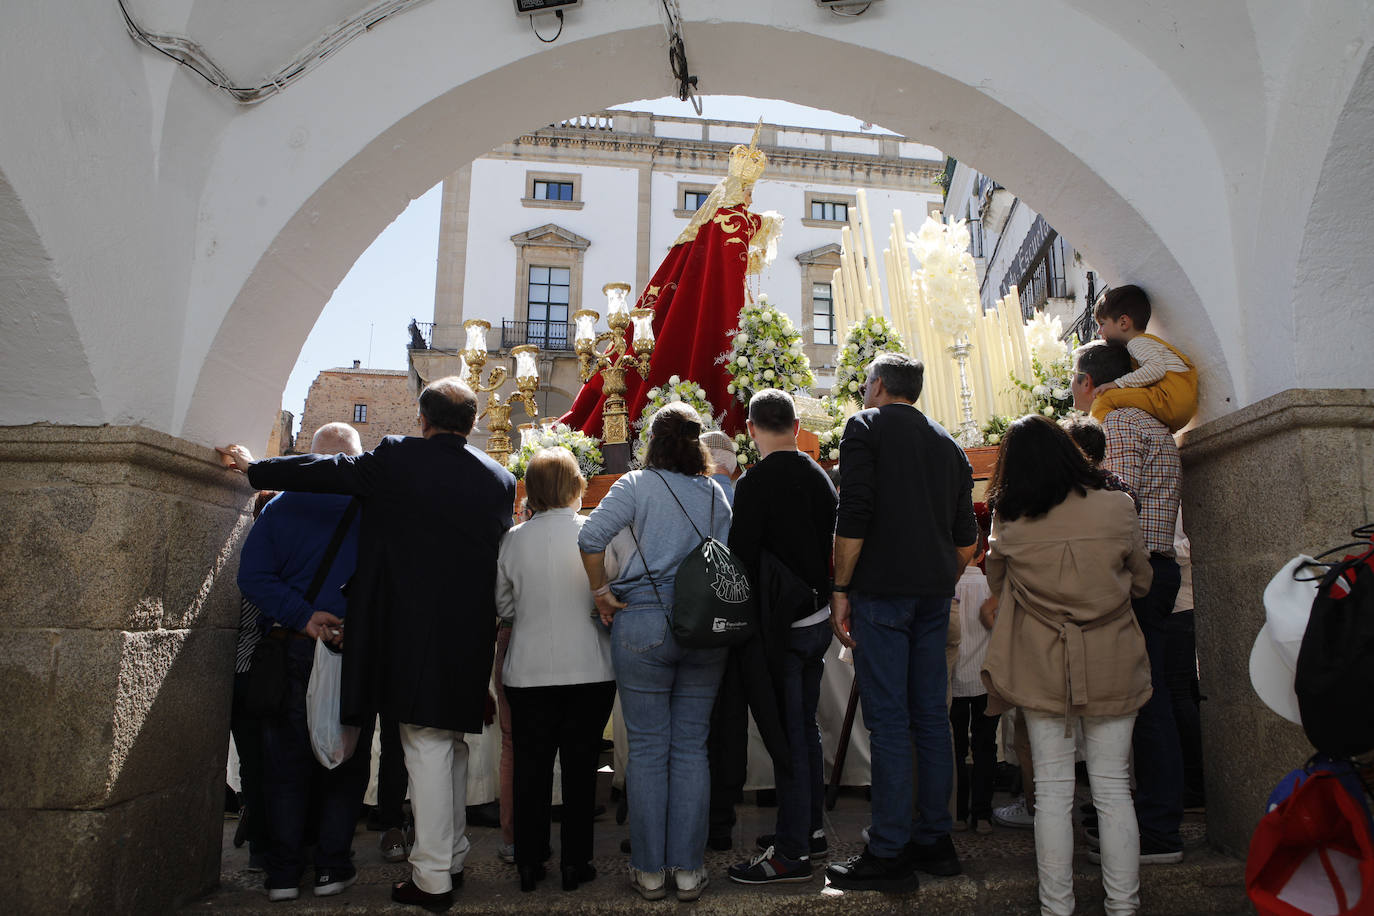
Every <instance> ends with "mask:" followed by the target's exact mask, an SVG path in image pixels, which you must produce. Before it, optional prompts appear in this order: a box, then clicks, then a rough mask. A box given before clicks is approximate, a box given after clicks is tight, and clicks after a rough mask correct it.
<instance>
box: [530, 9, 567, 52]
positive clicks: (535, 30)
mask: <svg viewBox="0 0 1374 916" xmlns="http://www.w3.org/2000/svg"><path fill="white" fill-rule="evenodd" d="M553 14H554V15H555V16H557V17H558V32H557V33H556V34H555V35H554V36H553V37H552V38H545V37H544V36H543V35H540V34H539V28H538V26H536V25H535V24H534V14H533V13H530V31H531V32H533V33H534V37H535V38H538V39H539V40H540V41H542V42H543V43H544V44H546V45H551V44H553V43H554V42H555V41H557V40H558V36H559V35H562V34H563V11H562V10H554V11H553Z"/></svg>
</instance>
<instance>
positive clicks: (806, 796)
mask: <svg viewBox="0 0 1374 916" xmlns="http://www.w3.org/2000/svg"><path fill="white" fill-rule="evenodd" d="M789 635H790V642H789V646H788V651H787V658H786V661H785V662H784V667H783V684H782V687H783V690H782V696H781V697H780V699H781V700H782V726H783V730H784V731H785V732H786V734H787V751H788V756H789V757H790V758H791V760H790V768H789V772H787V773H784V772H782V771H781V770H778V773H777V788H778V826H777V839H776V840H775V842H776V843H777V851H778V852H779V853H781V854H782V855H784V856H786V857H787V858H789V859H801V858H808V857H809V856H810V855H811V834H812V833H813V832H815V831H817V830H819V829H821V803H822V802H823V801H824V800H825V769H824V768H825V763H824V759H823V757H822V755H821V731H820V728H819V727H818V726H817V725H816V707H817V705H819V704H820V699H821V675H822V674H824V673H825V650H826V649H828V648H830V641H831V640H832V639H834V638H835V634H834V631H832V630H831V629H830V621H829V620H828V619H826V620H822V621H821V622H820V623H816V624H812V625H811V626H809V627H799V628H797V629H794V630H792V631H791V633H790V634H789Z"/></svg>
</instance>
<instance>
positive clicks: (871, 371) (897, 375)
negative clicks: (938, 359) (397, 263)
mask: <svg viewBox="0 0 1374 916" xmlns="http://www.w3.org/2000/svg"><path fill="white" fill-rule="evenodd" d="M925 374H926V367H925V363H923V362H921V361H920V360H919V359H912V358H911V357H910V356H907V355H905V354H902V353H880V354H878V357H877V358H876V359H875V360H873V362H871V363H869V364H868V374H867V376H866V378H867V380H868V381H872V380H873V379H875V378H878V379H882V382H883V388H885V389H887V393H888V394H890V395H892V396H893V397H894V398H901V399H902V400H905V401H911V402H912V403H913V404H914V403H915V402H916V400H917V399H918V398H920V396H921V389H922V388H923V387H924V386H925Z"/></svg>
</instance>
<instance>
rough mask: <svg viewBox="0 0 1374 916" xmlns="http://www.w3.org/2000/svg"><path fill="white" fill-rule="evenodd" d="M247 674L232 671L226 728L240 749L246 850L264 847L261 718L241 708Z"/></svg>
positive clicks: (254, 851) (257, 851) (259, 850)
mask: <svg viewBox="0 0 1374 916" xmlns="http://www.w3.org/2000/svg"><path fill="white" fill-rule="evenodd" d="M247 683H248V675H247V674H246V673H244V674H235V675H234V705H233V707H232V709H231V711H230V713H229V731H230V733H232V734H233V736H234V747H235V748H237V749H238V752H239V786H240V792H239V795H240V797H241V798H242V799H243V813H242V814H241V815H240V817H242V818H243V820H244V824H243V830H244V835H245V836H246V837H247V839H248V852H249V854H250V855H258V854H260V853H265V852H266V851H267V799H266V796H265V795H264V794H263V790H262V719H260V718H258V717H257V716H250V715H248V713H247V712H245V711H244V708H243V706H244V703H243V693H244V689H245V686H246V685H247Z"/></svg>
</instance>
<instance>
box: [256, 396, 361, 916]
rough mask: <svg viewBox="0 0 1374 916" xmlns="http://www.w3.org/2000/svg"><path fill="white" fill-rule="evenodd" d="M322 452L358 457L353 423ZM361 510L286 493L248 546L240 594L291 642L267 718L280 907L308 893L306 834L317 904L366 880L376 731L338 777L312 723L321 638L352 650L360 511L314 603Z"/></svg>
mask: <svg viewBox="0 0 1374 916" xmlns="http://www.w3.org/2000/svg"><path fill="white" fill-rule="evenodd" d="M311 451H312V452H314V453H316V454H339V453H342V454H348V455H358V454H360V453H361V452H362V443H361V442H360V441H359V440H358V433H357V431H356V430H354V429H353V427H351V426H349V425H348V424H346V423H330V424H327V425H325V426H322V427H320V429H319V431H318V432H316V433H315V438H314V441H313V442H312V443H311ZM352 502H353V500H352V498H351V497H348V496H335V495H327V494H316V493H282V494H281V495H280V496H278V497H276V498H275V499H273V500H272V501H271V502H270V503H268V504H267V506H266V507H265V508H264V509H263V511H262V514H261V515H260V516H258V520H257V521H256V522H255V523H254V524H253V527H252V529H251V530H250V531H249V533H248V537H247V539H246V540H245V541H244V545H243V554H242V557H241V559H240V562H239V575H238V584H239V590H240V591H242V592H243V594H244V595H245V596H247V598H248V599H249V600H250V601H252V602H253V603H255V604H256V605H257V606H258V607H259V608H260V609H261V610H262V615H263V617H262V622H263V625H264V626H265V627H268V628H269V629H267V631H266V633H265V634H264V638H265V639H281V640H284V641H285V642H286V644H287V645H286V670H287V688H286V689H287V696H286V700H285V703H284V708H283V709H282V710H281V712H279V713H278V714H277V715H275V716H269V717H267V718H266V719H264V720H263V758H264V759H263V788H264V794H265V796H266V800H267V818H268V834H269V837H270V846H269V850H268V855H267V894H268V898H269V899H271V900H294V899H296V898H297V897H298V896H299V895H300V889H299V885H300V878H301V871H302V870H303V867H304V866H303V849H304V846H305V838H306V836H307V834H311V833H313V834H317V836H318V840H317V842H316V845H315V896H317V897H328V896H331V895H333V894H338V893H341V892H342V891H343V890H344V889H345V888H347V887H348V886H349V885H350V884H352V883H353V882H354V880H356V878H357V869H355V868H354V867H353V864H352V860H351V856H352V849H351V847H352V842H353V829H354V826H355V824H356V823H357V820H358V811H359V807H360V806H361V805H362V801H363V793H364V792H365V791H366V790H367V780H368V775H369V772H368V771H369V763H370V757H369V754H368V753H367V750H366V749H367V748H370V747H371V746H372V729H371V728H370V727H366V728H364V729H363V733H362V734H360V736H359V740H358V747H359V751H358V752H357V753H355V754H354V755H353V756H352V757H351V758H349V759H348V760H346V761H344V762H343V763H342V764H340V765H339V766H338V767H336V768H335V769H333V770H326V769H325V768H324V767H323V766H321V765H320V764H319V762H317V761H316V760H315V757H314V752H313V751H312V750H311V747H310V736H309V732H308V728H307V723H306V711H305V693H306V688H307V687H308V686H309V683H310V670H311V668H312V667H313V666H314V660H315V640H317V639H323V640H325V641H326V642H328V643H330V644H331V645H333V646H335V647H338V646H341V645H342V643H343V630H344V616H345V613H346V610H347V607H346V601H345V599H344V596H343V594H342V592H340V590H339V589H340V586H342V585H343V584H344V583H346V582H347V581H348V579H349V577H351V576H352V575H353V570H354V567H355V566H356V565H357V558H358V513H357V511H356V510H354V511H353V512H352V517H351V519H350V521H349V522H348V525H347V528H346V534H345V535H344V538H343V540H342V542H341V543H340V545H339V547H338V550H337V553H336V554H335V555H334V557H333V558H332V561H331V562H330V564H329V569H328V572H327V574H326V575H325V577H324V581H323V583H322V585H321V586H320V587H319V590H318V593H317V594H316V595H315V596H314V598H313V600H308V595H309V592H310V588H311V585H312V584H313V582H314V580H315V577H316V574H317V572H318V571H319V569H320V567H321V565H322V563H323V562H324V561H325V559H326V553H327V551H328V548H329V545H330V542H331V541H332V540H333V538H334V534H335V531H336V530H337V529H338V528H339V526H340V524H341V523H342V522H343V520H344V516H345V514H346V513H348V511H349V507H350V504H351V503H352ZM315 792H317V793H318V795H319V808H318V814H317V817H318V821H317V823H316V825H315V829H314V830H310V831H307V829H306V816H307V813H306V812H307V810H308V809H310V801H311V795H312V793H315Z"/></svg>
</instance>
